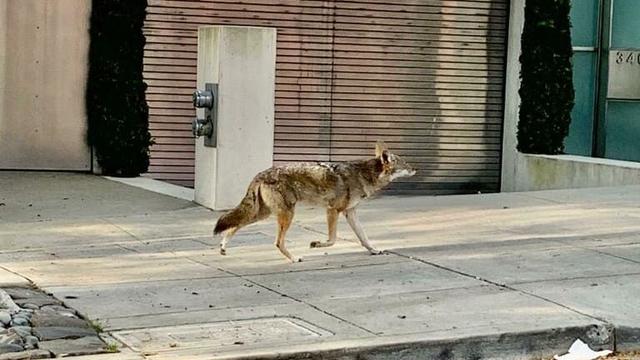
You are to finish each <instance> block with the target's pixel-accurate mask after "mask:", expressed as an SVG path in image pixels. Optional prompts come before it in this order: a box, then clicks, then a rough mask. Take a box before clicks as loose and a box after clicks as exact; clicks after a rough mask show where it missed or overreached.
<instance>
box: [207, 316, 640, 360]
mask: <svg viewBox="0 0 640 360" xmlns="http://www.w3.org/2000/svg"><path fill="white" fill-rule="evenodd" d="M395 339H396V340H397V338H395ZM576 339H581V340H582V341H584V342H585V343H587V344H588V345H589V346H590V347H591V348H592V349H594V350H614V349H617V350H619V351H626V350H631V349H638V348H640V328H628V327H622V328H620V329H615V328H614V327H613V326H612V325H609V324H592V325H587V326H579V327H568V328H556V329H548V330H541V331H533V332H522V333H504V334H491V335H482V336H474V337H462V338H449V339H425V340H417V341H409V342H397V343H390V342H389V340H390V339H375V340H376V341H377V342H379V343H380V344H372V341H371V340H372V339H367V343H366V344H365V343H363V344H361V345H358V344H355V345H354V344H353V343H351V345H348V346H345V347H342V348H338V347H337V346H336V345H339V344H335V343H334V344H331V343H325V344H307V345H301V346H295V347H294V348H290V349H283V350H282V351H277V352H276V351H271V352H262V353H259V352H257V351H256V352H254V353H253V354H247V353H244V354H241V353H236V354H227V355H221V356H215V357H214V358H215V359H228V360H230V359H234V360H258V359H261V360H263V359H264V360H267V359H279V360H282V359H314V360H315V359H336V360H337V359H339V360H364V359H366V360H387V359H403V360H404V359H409V360H419V359H438V360H450V359H451V360H453V359H469V360H479V359H487V358H491V359H509V360H516V359H518V360H520V359H522V360H524V359H527V360H528V359H545V358H549V359H550V358H552V357H553V355H555V354H564V353H566V352H567V350H568V349H569V347H570V346H571V344H572V343H573V342H574V341H575V340H576ZM616 340H617V341H618V342H619V343H617V342H616ZM313 348H315V349H313Z"/></svg>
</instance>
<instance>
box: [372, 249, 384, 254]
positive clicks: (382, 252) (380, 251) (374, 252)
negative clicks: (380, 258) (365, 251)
mask: <svg viewBox="0 0 640 360" xmlns="http://www.w3.org/2000/svg"><path fill="white" fill-rule="evenodd" d="M369 252H370V253H371V255H382V254H384V250H376V249H370V250H369Z"/></svg>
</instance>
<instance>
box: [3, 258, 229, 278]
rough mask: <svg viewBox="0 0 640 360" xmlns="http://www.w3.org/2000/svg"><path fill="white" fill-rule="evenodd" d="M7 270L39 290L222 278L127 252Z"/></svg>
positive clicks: (191, 265) (184, 263)
mask: <svg viewBox="0 0 640 360" xmlns="http://www.w3.org/2000/svg"><path fill="white" fill-rule="evenodd" d="M7 266H9V269H11V270H12V271H15V272H17V273H20V274H21V275H23V276H25V277H27V278H29V279H30V280H32V281H34V282H35V283H37V284H38V285H39V286H43V287H50V286H85V285H87V284H91V285H99V284H115V283H127V282H139V281H146V280H149V281H159V280H171V279H191V278H206V277H215V276H225V274H224V273H222V272H220V271H218V270H216V269H212V268H210V267H207V266H204V265H201V264H198V263H196V262H193V261H190V260H188V259H183V258H178V257H176V256H175V255H173V254H171V253H165V254H162V253H160V254H139V253H135V252H131V251H129V252H128V253H126V254H122V255H105V256H103V257H91V258H56V259H52V260H49V259H47V260H40V261H25V262H20V263H18V262H15V263H12V264H9V265H7ZM78 269H82V271H78Z"/></svg>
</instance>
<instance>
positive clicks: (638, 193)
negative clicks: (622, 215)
mask: <svg viewBox="0 0 640 360" xmlns="http://www.w3.org/2000/svg"><path fill="white" fill-rule="evenodd" d="M519 194H520V195H523V196H527V197H530V198H533V199H538V200H546V201H551V202H554V203H572V204H580V205H593V204H597V205H596V206H597V207H602V206H603V205H604V204H614V203H620V204H625V203H626V204H629V205H632V204H640V186H638V185H629V186H615V187H599V188H581V189H563V190H543V191H530V192H525V193H519Z"/></svg>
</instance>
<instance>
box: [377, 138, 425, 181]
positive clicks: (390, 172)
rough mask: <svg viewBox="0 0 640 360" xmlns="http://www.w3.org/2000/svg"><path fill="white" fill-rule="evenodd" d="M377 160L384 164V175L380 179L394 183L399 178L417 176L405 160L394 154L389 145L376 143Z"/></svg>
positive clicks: (380, 142) (381, 174)
mask: <svg viewBox="0 0 640 360" xmlns="http://www.w3.org/2000/svg"><path fill="white" fill-rule="evenodd" d="M376 158H378V159H380V161H381V162H382V173H380V178H386V179H388V180H389V181H393V180H394V179H397V178H399V177H405V176H413V175H415V174H416V170H415V169H414V168H412V167H411V165H409V164H407V162H406V161H404V159H402V158H401V157H400V156H398V155H396V154H392V153H391V152H390V151H389V149H387V145H385V143H383V142H382V141H378V143H376Z"/></svg>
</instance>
